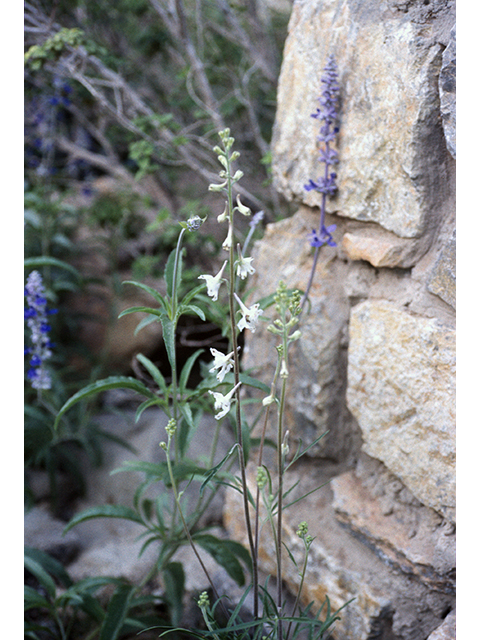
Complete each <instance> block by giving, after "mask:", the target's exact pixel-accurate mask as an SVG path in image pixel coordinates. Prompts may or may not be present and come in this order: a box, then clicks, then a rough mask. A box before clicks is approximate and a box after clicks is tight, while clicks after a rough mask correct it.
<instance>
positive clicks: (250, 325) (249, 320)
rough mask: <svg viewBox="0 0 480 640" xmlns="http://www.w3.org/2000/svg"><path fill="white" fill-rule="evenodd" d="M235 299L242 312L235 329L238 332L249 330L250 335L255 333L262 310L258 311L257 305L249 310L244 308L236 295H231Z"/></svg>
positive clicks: (258, 306)
mask: <svg viewBox="0 0 480 640" xmlns="http://www.w3.org/2000/svg"><path fill="white" fill-rule="evenodd" d="M233 295H234V296H235V298H236V299H237V302H238V304H239V305H240V308H241V310H242V317H241V318H240V320H239V321H238V322H237V327H238V329H239V331H243V330H244V329H250V331H251V332H252V333H255V329H256V325H257V321H258V318H259V316H261V315H262V314H263V309H260V305H259V304H258V303H256V304H254V305H253V306H252V307H250V309H249V308H248V307H246V306H245V305H244V304H243V302H242V301H241V300H240V298H239V297H238V296H237V294H236V293H234V294H233Z"/></svg>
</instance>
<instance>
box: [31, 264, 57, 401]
mask: <svg viewBox="0 0 480 640" xmlns="http://www.w3.org/2000/svg"><path fill="white" fill-rule="evenodd" d="M25 297H26V298H27V304H28V307H27V308H26V309H25V312H24V317H25V319H26V320H27V325H28V328H29V329H30V332H31V338H30V339H31V343H32V344H31V346H30V347H26V348H25V349H24V354H25V355H27V354H29V355H31V358H30V363H29V364H30V368H29V370H28V373H27V377H28V379H29V380H30V381H31V383H32V387H33V388H34V389H50V388H51V386H52V381H51V378H50V374H49V373H48V371H47V369H46V368H45V361H46V360H48V359H49V358H50V357H51V356H52V352H51V350H50V348H51V346H52V343H51V341H50V340H49V338H48V333H49V331H50V330H51V327H50V325H49V324H48V322H47V321H46V318H47V315H51V314H52V313H55V312H56V309H50V310H49V309H47V300H46V298H45V296H44V289H43V282H42V276H41V275H40V274H39V273H38V271H32V272H31V274H30V275H29V276H28V279H27V286H26V287H25Z"/></svg>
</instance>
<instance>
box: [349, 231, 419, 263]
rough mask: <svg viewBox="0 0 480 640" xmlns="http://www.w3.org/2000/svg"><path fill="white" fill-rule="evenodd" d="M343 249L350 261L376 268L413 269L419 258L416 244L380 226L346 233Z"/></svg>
mask: <svg viewBox="0 0 480 640" xmlns="http://www.w3.org/2000/svg"><path fill="white" fill-rule="evenodd" d="M342 248H343V249H344V250H345V253H346V254H347V256H348V257H349V258H350V260H365V261H367V262H369V263H370V264H371V265H373V266H374V267H402V268H406V267H411V266H412V265H414V264H415V263H416V261H417V258H418V246H417V245H416V244H415V243H412V242H411V241H410V240H406V239H405V238H399V237H398V236H396V235H395V234H394V233H391V232H389V231H385V230H384V229H382V228H381V227H380V226H378V225H376V227H372V226H370V225H369V226H368V227H366V228H362V229H357V230H352V231H349V232H347V233H345V235H344V236H343V239H342Z"/></svg>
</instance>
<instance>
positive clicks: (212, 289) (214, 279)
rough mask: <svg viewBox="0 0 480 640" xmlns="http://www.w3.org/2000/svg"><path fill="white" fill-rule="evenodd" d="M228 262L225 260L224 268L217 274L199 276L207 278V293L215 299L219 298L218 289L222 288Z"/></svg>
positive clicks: (201, 278)
mask: <svg viewBox="0 0 480 640" xmlns="http://www.w3.org/2000/svg"><path fill="white" fill-rule="evenodd" d="M226 264H227V260H225V262H224V263H223V266H222V268H221V269H220V271H219V272H218V273H217V275H216V276H210V275H208V274H205V275H201V276H198V279H199V280H205V282H206V283H207V294H208V295H209V296H210V297H211V298H212V300H213V301H215V300H217V298H218V290H219V289H220V285H221V284H222V282H223V278H222V276H223V271H224V269H225V266H226Z"/></svg>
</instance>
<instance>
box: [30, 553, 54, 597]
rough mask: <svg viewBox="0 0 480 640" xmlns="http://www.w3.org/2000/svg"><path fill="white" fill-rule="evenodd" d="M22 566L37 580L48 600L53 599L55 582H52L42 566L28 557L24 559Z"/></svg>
mask: <svg viewBox="0 0 480 640" xmlns="http://www.w3.org/2000/svg"><path fill="white" fill-rule="evenodd" d="M23 564H24V566H25V569H27V571H30V573H31V574H32V575H33V576H35V578H37V580H38V581H39V582H40V584H41V585H42V587H44V589H45V591H46V592H47V593H48V595H49V596H50V598H52V599H53V598H55V592H56V587H55V582H54V581H53V578H52V577H51V576H50V575H49V574H48V573H47V572H46V571H45V569H44V568H43V567H42V565H41V564H40V563H39V562H36V561H35V560H33V559H32V558H30V557H29V556H25V557H24V559H23Z"/></svg>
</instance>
